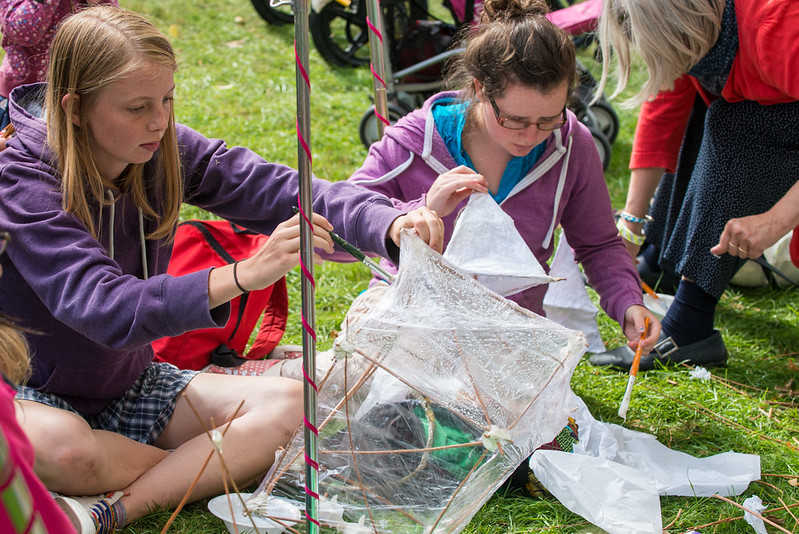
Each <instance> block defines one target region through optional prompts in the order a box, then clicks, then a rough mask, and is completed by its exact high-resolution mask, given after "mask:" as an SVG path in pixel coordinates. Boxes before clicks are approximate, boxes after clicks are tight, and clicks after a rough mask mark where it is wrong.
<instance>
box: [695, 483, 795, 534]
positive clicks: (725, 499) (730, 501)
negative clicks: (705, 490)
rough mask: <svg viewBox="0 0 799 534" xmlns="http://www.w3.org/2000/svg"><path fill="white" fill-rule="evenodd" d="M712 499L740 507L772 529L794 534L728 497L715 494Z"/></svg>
mask: <svg viewBox="0 0 799 534" xmlns="http://www.w3.org/2000/svg"><path fill="white" fill-rule="evenodd" d="M711 497H713V498H715V499H720V500H722V501H724V502H726V503H729V504H731V505H733V506H735V507H738V508H740V509H741V510H744V511H745V512H749V513H750V514H752V515H753V516H755V517H759V518H760V519H762V520H763V521H765V522H766V523H768V524H769V525H771V526H772V527H774V528H777V529H779V530H781V531H783V532H785V533H786V534H792V533H791V531H790V530H785V529H784V528H782V527H781V526H779V525H778V524H777V523H775V522H774V521H772V520H771V519H768V518H766V517H763V516H762V515H760V514H759V513H757V512H755V511H754V510H750V509H749V508H747V507H745V506H743V505H740V504H738V503H737V502H735V501H733V500H732V499H728V498H727V497H722V496H721V495H719V494H718V493H714V494H713V495H711Z"/></svg>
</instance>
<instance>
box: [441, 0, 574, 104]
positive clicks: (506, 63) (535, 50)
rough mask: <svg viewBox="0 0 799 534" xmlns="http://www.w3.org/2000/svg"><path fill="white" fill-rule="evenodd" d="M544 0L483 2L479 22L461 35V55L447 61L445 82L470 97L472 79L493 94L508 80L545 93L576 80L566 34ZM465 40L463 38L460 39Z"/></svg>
mask: <svg viewBox="0 0 799 534" xmlns="http://www.w3.org/2000/svg"><path fill="white" fill-rule="evenodd" d="M548 11H549V6H548V5H547V3H546V2H545V1H544V0H486V1H485V2H484V3H483V12H482V14H481V16H480V23H479V24H478V26H477V27H476V28H473V29H471V30H469V29H467V30H466V31H465V32H464V33H463V34H461V36H460V39H461V44H462V45H463V46H465V51H464V53H463V54H462V55H460V56H459V57H458V58H456V59H455V60H454V61H453V62H452V63H451V64H450V65H449V69H448V75H447V85H448V86H449V87H450V88H457V89H463V90H464V98H465V99H472V98H473V97H474V80H475V79H477V80H480V82H481V83H482V84H483V87H484V91H485V93H486V95H487V96H490V97H493V98H496V97H499V96H501V95H502V93H503V92H504V91H505V89H506V88H507V87H508V86H509V85H512V84H516V83H520V84H522V85H525V86H528V87H533V88H535V89H536V90H538V91H541V92H542V93H547V92H549V91H551V90H553V89H555V88H556V87H558V86H560V85H561V84H563V83H564V82H567V83H568V85H569V89H572V88H573V87H574V86H575V85H576V83H577V69H576V58H575V51H574V43H573V42H572V39H571V37H569V35H567V34H566V32H564V31H563V30H562V29H560V28H558V27H557V26H555V25H554V24H553V23H552V22H550V20H549V19H548V18H547V17H546V14H547V12H548ZM464 41H465V42H464Z"/></svg>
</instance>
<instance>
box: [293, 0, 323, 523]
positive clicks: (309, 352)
mask: <svg viewBox="0 0 799 534" xmlns="http://www.w3.org/2000/svg"><path fill="white" fill-rule="evenodd" d="M309 8H310V0H294V53H295V56H296V61H297V67H296V78H297V81H296V85H297V152H298V154H297V160H298V165H297V170H298V172H299V180H300V188H299V208H300V216H301V217H303V219H304V222H303V224H301V226H300V266H301V269H302V286H301V289H302V323H303V331H302V356H303V372H304V373H305V381H304V395H303V401H304V416H305V428H304V437H305V459H306V461H305V516H306V520H307V525H308V528H307V530H306V532H308V533H313V534H316V533H317V532H319V521H318V518H319V464H318V454H317V437H318V435H317V434H318V430H317V427H316V314H315V308H314V302H315V290H314V276H313V268H314V263H313V228H312V227H311V221H312V220H313V194H312V184H311V119H310V115H311V114H310V107H311V104H310V95H311V82H310V78H309V76H308V48H309V42H308V41H309V35H310V34H309V32H308V10H309Z"/></svg>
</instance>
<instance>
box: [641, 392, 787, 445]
mask: <svg viewBox="0 0 799 534" xmlns="http://www.w3.org/2000/svg"><path fill="white" fill-rule="evenodd" d="M642 387H643V388H644V389H648V390H649V391H652V392H653V393H657V394H658V395H661V396H663V397H665V398H667V399H669V400H670V401H672V402H676V403H677V404H681V405H683V406H685V407H687V408H691V409H693V410H699V411H703V412H705V413H707V414H708V415H710V416H712V417H714V418H716V419H717V420H719V421H721V422H723V423H726V424H728V425H730V426H733V427H736V428H740V429H741V430H745V431H746V432H749V433H750V434H752V435H754V436H757V437H758V438H760V439H762V440H765V441H772V442H774V443H779V444H780V445H785V446H786V447H788V448H791V449H793V450H795V451H799V448H798V447H795V446H794V445H792V444H791V443H789V442H787V441H782V440H779V439H776V438H772V437H770V436H766V435H764V434H761V433H759V432H756V431H754V430H752V429H751V428H747V427H745V426H744V425H742V424H740V423H736V422H735V421H731V420H729V419H728V418H726V417H724V416H721V415H719V414H717V413H715V412H713V411H711V410H710V409H708V408H706V407H705V406H703V405H701V404H698V403H696V404H689V403H687V402H684V401H681V400H679V399H675V398H674V397H671V396H669V395H666V394H665V393H663V392H662V391H660V390H657V389H655V388H653V387H649V386H645V385H644V386H642Z"/></svg>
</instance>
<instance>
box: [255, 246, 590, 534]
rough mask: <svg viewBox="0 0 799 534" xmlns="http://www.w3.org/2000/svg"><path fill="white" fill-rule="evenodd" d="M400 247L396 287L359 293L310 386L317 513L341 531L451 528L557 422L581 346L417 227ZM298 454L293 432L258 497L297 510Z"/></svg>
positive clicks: (300, 496)
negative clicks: (329, 359) (434, 245)
mask: <svg viewBox="0 0 799 534" xmlns="http://www.w3.org/2000/svg"><path fill="white" fill-rule="evenodd" d="M401 255H402V258H401V259H402V261H401V263H400V270H399V273H398V276H397V280H396V282H395V283H394V284H392V285H391V286H386V285H382V286H376V287H375V288H372V289H370V290H369V291H367V292H366V293H364V294H363V295H362V296H361V297H359V298H358V299H356V301H355V302H353V304H352V306H351V308H350V311H349V312H348V314H347V317H346V319H345V321H344V323H343V324H342V332H341V334H340V335H339V337H338V338H337V340H336V342H335V350H336V351H337V354H338V355H339V358H340V359H339V360H338V361H336V362H335V364H334V365H333V367H331V369H330V370H329V371H328V373H327V375H326V376H325V377H324V378H323V379H321V380H319V382H318V384H319V391H318V394H317V404H318V406H317V422H318V424H319V438H318V449H319V452H318V463H319V490H320V494H321V495H322V497H323V499H322V500H321V502H320V518H322V520H323V524H324V525H327V526H332V527H335V528H336V529H337V530H339V531H341V532H365V533H366V532H380V533H389V532H393V533H402V534H413V533H417V532H418V533H422V532H424V533H428V532H459V531H460V530H461V529H462V528H463V527H464V526H465V525H466V524H467V523H468V522H469V521H470V519H471V518H472V517H473V516H474V514H475V513H476V512H477V511H478V510H479V509H480V507H481V506H482V505H483V503H485V501H486V500H488V498H489V497H490V496H491V495H492V494H493V493H494V491H496V489H497V488H498V487H499V486H500V485H501V484H502V482H503V481H504V480H505V479H506V478H507V477H508V476H509V475H510V474H511V473H512V472H513V471H514V469H515V468H516V467H517V466H518V465H519V464H520V463H521V462H522V461H524V460H525V459H526V458H528V457H529V455H530V454H531V453H532V451H533V450H534V449H536V448H537V447H539V446H540V445H542V444H544V443H547V442H549V441H551V440H552V439H553V437H554V436H555V435H556V434H557V433H558V432H559V431H560V430H561V429H562V428H563V425H564V424H565V423H566V421H567V417H568V416H567V413H566V412H567V408H568V407H567V401H568V400H569V399H570V396H571V393H570V389H569V382H570V380H571V376H572V373H573V371H574V367H575V366H576V365H577V363H578V361H579V359H580V357H581V355H582V354H583V352H584V351H585V347H586V342H585V337H584V336H583V334H582V333H580V332H576V331H573V330H569V329H567V328H564V327H562V326H560V325H558V324H556V323H554V322H552V321H549V320H547V319H544V318H542V317H540V316H538V315H536V314H534V313H531V312H529V311H528V310H525V309H523V308H521V307H519V306H518V305H516V304H515V303H513V302H510V301H508V300H506V299H504V298H502V297H500V296H498V295H497V294H495V293H493V292H491V291H489V290H487V289H486V288H485V287H484V286H483V285H481V284H479V283H478V282H476V281H475V280H474V279H473V278H471V277H470V276H469V275H468V274H466V273H464V272H462V271H460V270H459V269H457V268H456V267H454V266H453V265H451V264H450V263H449V262H447V261H446V260H445V259H443V257H442V256H440V255H439V254H436V253H435V252H434V251H432V250H431V249H430V248H429V247H427V245H425V244H424V243H423V242H422V241H421V240H420V239H419V238H418V237H416V236H415V235H412V234H409V233H407V232H406V233H404V234H403V237H402V247H401ZM317 378H319V377H317ZM303 453H304V443H303V437H302V427H299V428H298V429H297V432H296V434H295V436H294V438H293V439H292V441H291V442H290V444H289V446H288V448H287V449H286V450H285V451H282V453H279V454H278V457H277V458H276V462H275V464H274V466H273V468H272V469H271V470H270V472H269V474H268V475H267V477H266V478H265V480H264V482H263V483H262V485H261V487H260V488H259V490H258V492H263V493H262V494H261V495H260V496H259V498H261V499H263V498H264V495H266V496H268V497H284V498H288V499H291V500H292V501H293V502H294V503H295V504H296V506H298V507H300V508H304V502H305V494H304V470H305V459H304V454H303ZM332 506H334V507H335V509H332V508H331V507H332ZM295 528H296V527H295Z"/></svg>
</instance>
